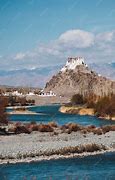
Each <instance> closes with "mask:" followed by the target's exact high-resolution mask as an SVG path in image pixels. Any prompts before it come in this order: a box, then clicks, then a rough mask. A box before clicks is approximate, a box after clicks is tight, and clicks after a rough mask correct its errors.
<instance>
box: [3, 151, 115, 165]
mask: <svg viewBox="0 0 115 180" xmlns="http://www.w3.org/2000/svg"><path fill="white" fill-rule="evenodd" d="M114 152H115V149H113V148H111V149H109V150H101V151H94V152H90V153H89V152H84V153H81V154H78V153H71V154H68V155H51V156H40V157H37V156H36V157H33V158H32V157H31V158H25V159H24V158H23V159H13V160H9V159H5V160H0V165H5V164H20V163H33V162H42V161H50V160H61V159H73V158H84V157H88V156H96V155H101V154H105V153H114Z"/></svg>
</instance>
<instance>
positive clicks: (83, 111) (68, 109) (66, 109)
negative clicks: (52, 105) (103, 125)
mask: <svg viewBox="0 0 115 180" xmlns="http://www.w3.org/2000/svg"><path fill="white" fill-rule="evenodd" d="M59 111H60V112H61V113H66V114H79V115H89V116H95V112H94V109H93V108H85V107H82V106H61V107H60V108H59ZM98 118H100V119H106V120H113V121H114V120H115V117H110V116H103V117H98Z"/></svg>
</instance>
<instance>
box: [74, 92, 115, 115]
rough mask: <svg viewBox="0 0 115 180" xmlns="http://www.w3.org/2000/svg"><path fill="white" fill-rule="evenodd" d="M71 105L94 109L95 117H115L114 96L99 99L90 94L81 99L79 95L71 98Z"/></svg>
mask: <svg viewBox="0 0 115 180" xmlns="http://www.w3.org/2000/svg"><path fill="white" fill-rule="evenodd" d="M71 105H85V106H86V107H87V108H94V111H95V114H96V115H97V116H102V117H103V116H106V115H108V116H110V117H112V116H115V94H110V95H108V96H104V97H99V96H96V95H95V94H90V95H88V96H87V97H83V96H82V95H81V94H75V95H73V96H72V99H71Z"/></svg>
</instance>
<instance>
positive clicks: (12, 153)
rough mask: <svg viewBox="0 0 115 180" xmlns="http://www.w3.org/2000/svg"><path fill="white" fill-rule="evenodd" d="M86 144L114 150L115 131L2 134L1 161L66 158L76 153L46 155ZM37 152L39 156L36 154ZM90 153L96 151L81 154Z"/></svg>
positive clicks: (0, 137)
mask: <svg viewBox="0 0 115 180" xmlns="http://www.w3.org/2000/svg"><path fill="white" fill-rule="evenodd" d="M86 144H97V145H104V146H106V147H107V149H108V151H114V150H115V132H112V131H110V132H108V133H106V134H102V135H94V134H93V133H89V134H86V135H83V134H81V133H80V132H72V133H71V134H67V133H60V132H59V130H57V135H54V133H53V132H52V133H41V132H33V133H31V134H20V135H11V136H0V163H6V162H8V161H9V162H11V163H13V162H28V161H32V160H34V161H35V160H43V159H51V158H54V159H57V158H61V157H62V158H64V157H65V158H66V157H70V156H75V154H69V155H67V154H65V155H63V156H60V155H53V156H49V157H45V156H44V155H45V153H46V152H47V153H50V152H52V151H53V152H55V151H57V150H59V149H63V148H66V147H76V146H80V145H86ZM102 152H104V151H101V152H98V153H102ZM27 154H30V155H31V158H26V157H25V155H27ZM36 154H37V157H35V156H34V155H36ZM88 154H95V152H93V153H83V154H81V155H83V156H84V155H88ZM96 154H97V153H96ZM32 155H33V157H32ZM76 155H78V154H76ZM81 155H80V156H81ZM22 156H24V157H22Z"/></svg>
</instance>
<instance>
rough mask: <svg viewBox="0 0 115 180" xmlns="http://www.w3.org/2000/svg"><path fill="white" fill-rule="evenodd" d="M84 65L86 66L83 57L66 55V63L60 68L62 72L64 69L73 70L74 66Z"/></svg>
mask: <svg viewBox="0 0 115 180" xmlns="http://www.w3.org/2000/svg"><path fill="white" fill-rule="evenodd" d="M80 65H84V66H87V65H86V64H85V62H84V58H83V57H68V60H67V62H66V65H65V66H64V67H63V68H62V69H61V71H62V72H65V71H66V70H69V69H71V70H73V69H75V68H76V66H80Z"/></svg>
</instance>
